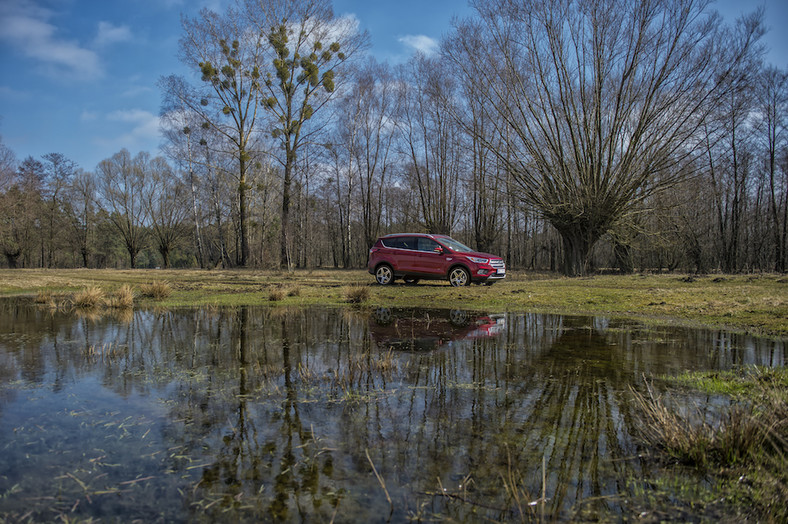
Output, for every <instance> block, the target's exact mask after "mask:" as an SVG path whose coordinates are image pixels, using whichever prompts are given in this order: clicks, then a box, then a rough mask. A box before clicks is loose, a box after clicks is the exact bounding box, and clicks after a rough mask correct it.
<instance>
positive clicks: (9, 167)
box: [0, 135, 16, 191]
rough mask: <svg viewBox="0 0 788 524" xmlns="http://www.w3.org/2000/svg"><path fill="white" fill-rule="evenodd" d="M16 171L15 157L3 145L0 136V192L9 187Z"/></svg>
mask: <svg viewBox="0 0 788 524" xmlns="http://www.w3.org/2000/svg"><path fill="white" fill-rule="evenodd" d="M15 170H16V155H15V154H14V152H13V151H12V150H11V149H10V148H9V147H8V146H6V145H5V144H4V143H3V137H2V135H0V191H4V190H5V189H6V188H7V187H9V186H10V185H11V180H12V179H13V177H14V171H15Z"/></svg>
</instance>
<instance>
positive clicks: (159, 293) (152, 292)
mask: <svg viewBox="0 0 788 524" xmlns="http://www.w3.org/2000/svg"><path fill="white" fill-rule="evenodd" d="M140 295H142V296H143V297H147V298H152V299H154V300H164V299H165V298H167V297H169V296H170V295H172V286H170V283H169V282H165V281H163V280H154V281H153V282H151V283H149V284H143V285H141V286H140Z"/></svg>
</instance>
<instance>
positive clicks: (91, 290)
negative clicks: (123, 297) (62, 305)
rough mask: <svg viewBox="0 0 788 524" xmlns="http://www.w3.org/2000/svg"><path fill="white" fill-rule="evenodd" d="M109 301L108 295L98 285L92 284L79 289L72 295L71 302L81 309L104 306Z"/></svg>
mask: <svg viewBox="0 0 788 524" xmlns="http://www.w3.org/2000/svg"><path fill="white" fill-rule="evenodd" d="M106 302H107V295H106V293H104V290H103V289H101V288H100V287H98V286H90V287H86V288H84V289H82V290H81V291H77V292H76V293H74V295H72V297H71V303H72V304H73V305H74V307H76V308H79V309H96V308H100V307H103V306H104V305H105V304H106Z"/></svg>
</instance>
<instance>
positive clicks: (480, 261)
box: [468, 257, 489, 264]
mask: <svg viewBox="0 0 788 524" xmlns="http://www.w3.org/2000/svg"><path fill="white" fill-rule="evenodd" d="M468 260H470V261H471V262H473V263H474V264H486V263H487V262H489V259H487V258H477V257H468Z"/></svg>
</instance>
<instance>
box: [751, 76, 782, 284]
mask: <svg viewBox="0 0 788 524" xmlns="http://www.w3.org/2000/svg"><path fill="white" fill-rule="evenodd" d="M758 114H759V115H760V122H759V126H758V127H759V128H760V129H759V131H760V132H759V136H761V137H762V138H761V139H762V140H763V141H764V145H763V149H764V151H765V154H766V162H765V164H766V166H765V167H766V176H767V178H768V185H769V188H768V191H769V211H770V215H771V230H772V238H773V242H774V270H775V271H780V272H782V271H785V270H786V269H788V253H787V251H788V178H787V177H785V176H783V180H782V181H781V180H780V177H779V175H780V169H779V156H778V155H779V154H780V152H781V151H785V150H786V148H788V73H786V72H785V71H780V70H779V69H776V68H773V67H772V68H767V69H765V70H764V71H763V73H762V74H761V77H760V85H759V89H758Z"/></svg>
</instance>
